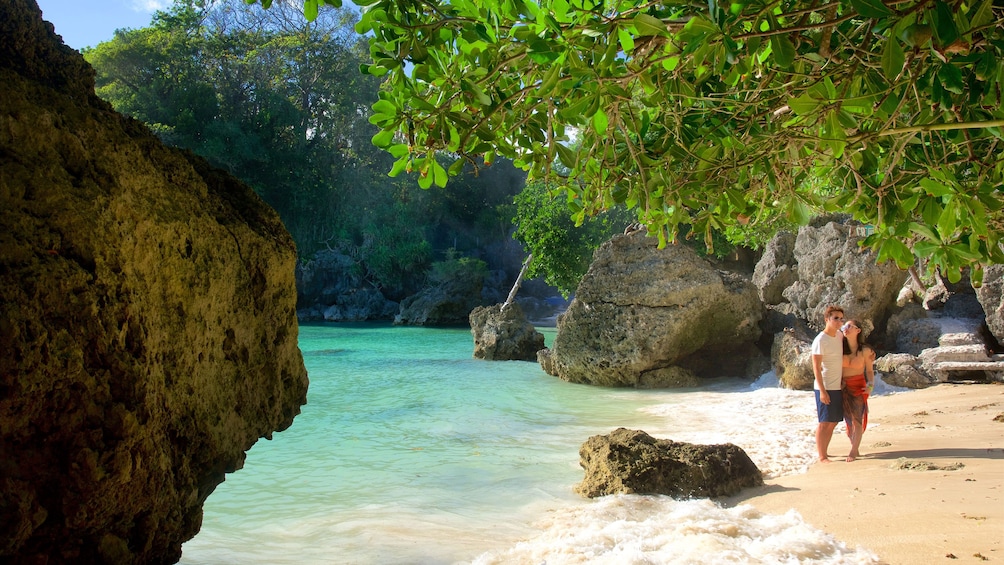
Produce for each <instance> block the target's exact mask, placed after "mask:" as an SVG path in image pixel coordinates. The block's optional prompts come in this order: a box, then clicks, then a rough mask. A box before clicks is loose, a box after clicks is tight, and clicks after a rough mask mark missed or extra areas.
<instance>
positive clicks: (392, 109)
mask: <svg viewBox="0 0 1004 565" xmlns="http://www.w3.org/2000/svg"><path fill="white" fill-rule="evenodd" d="M373 111H374V112H376V113H377V114H387V115H388V116H393V115H394V114H397V106H395V105H394V103H393V102H391V101H390V100H377V101H376V102H374V103H373Z"/></svg>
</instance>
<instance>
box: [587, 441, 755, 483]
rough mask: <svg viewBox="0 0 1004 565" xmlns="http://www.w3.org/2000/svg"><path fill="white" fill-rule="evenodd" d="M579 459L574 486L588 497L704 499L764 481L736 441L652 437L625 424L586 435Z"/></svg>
mask: <svg viewBox="0 0 1004 565" xmlns="http://www.w3.org/2000/svg"><path fill="white" fill-rule="evenodd" d="M579 464H580V465H581V466H582V468H583V469H585V478H584V479H583V480H582V482H581V483H579V484H578V485H576V486H575V491H576V492H578V493H579V494H581V495H583V496H587V497H589V498H595V497H597V496H605V495H608V494H621V493H623V494H665V495H670V496H673V497H677V498H708V497H717V496H732V495H734V494H736V493H738V492H739V491H740V490H742V489H743V488H746V487H754V486H760V485H762V484H763V475H762V474H761V473H760V469H757V466H756V465H755V464H754V463H753V461H752V460H750V458H749V456H748V455H746V452H745V451H743V450H742V448H740V447H738V446H736V445H733V444H731V443H727V444H723V445H695V444H691V443H683V442H677V441H673V440H668V439H655V438H653V437H652V436H650V435H648V434H646V433H645V432H643V431H641V430H628V429H625V428H618V429H616V430H614V431H613V432H610V434H608V435H598V436H592V437H590V438H589V439H588V440H586V443H584V444H582V448H581V449H579Z"/></svg>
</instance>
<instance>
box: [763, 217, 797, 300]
mask: <svg viewBox="0 0 1004 565" xmlns="http://www.w3.org/2000/svg"><path fill="white" fill-rule="evenodd" d="M797 280H798V261H797V260H796V259H795V234H793V233H791V232H788V231H782V232H779V233H778V234H777V235H775V236H774V237H773V238H772V239H771V240H770V241H769V242H767V246H766V248H765V249H764V251H763V255H762V256H761V257H760V260H759V261H757V264H756V266H755V267H754V268H753V284H754V285H755V286H756V287H757V291H758V292H759V293H760V300H762V301H763V303H764V304H767V305H775V304H781V303H782V302H785V299H784V294H782V293H783V292H784V289H786V288H788V287H789V286H791V285H792V284H794V283H795V281H797Z"/></svg>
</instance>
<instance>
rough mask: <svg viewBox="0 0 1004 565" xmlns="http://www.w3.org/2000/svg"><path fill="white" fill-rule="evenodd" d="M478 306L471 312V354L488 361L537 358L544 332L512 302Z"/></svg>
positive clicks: (534, 359)
mask: <svg viewBox="0 0 1004 565" xmlns="http://www.w3.org/2000/svg"><path fill="white" fill-rule="evenodd" d="M501 306H502V305H501V304H495V305H493V306H478V307H477V308H475V309H474V310H473V311H472V312H471V315H470V323H471V335H472V336H474V357H476V358H478V359H485V360H488V361H536V360H537V352H538V351H540V350H541V349H544V334H542V333H540V332H538V331H537V329H536V328H534V327H533V324H531V323H530V322H529V320H527V319H526V315H525V314H524V313H523V309H522V308H520V306H519V304H516V303H515V302H514V303H512V304H510V305H509V306H507V307H506V308H502V307H501Z"/></svg>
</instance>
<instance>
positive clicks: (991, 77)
mask: <svg viewBox="0 0 1004 565" xmlns="http://www.w3.org/2000/svg"><path fill="white" fill-rule="evenodd" d="M326 2H327V3H329V4H332V3H334V4H337V3H338V2H339V0H326ZM318 3H319V2H318V0H305V2H304V6H305V8H306V10H305V11H306V13H307V14H308V15H310V14H312V13H314V12H315V11H316V9H317V5H318ZM323 11H324V10H322V11H321V12H322V13H323ZM356 29H357V30H358V31H359V32H361V33H368V34H372V36H373V39H372V41H371V42H370V53H371V56H372V59H373V60H372V62H371V63H370V64H367V65H366V66H365V67H364V70H365V71H366V72H368V73H369V74H371V75H373V76H376V77H381V78H382V79H383V81H384V87H383V89H382V90H381V92H380V100H379V101H377V102H376V103H375V104H374V105H373V111H374V114H375V115H374V116H373V118H372V120H373V122H374V123H376V124H378V125H379V126H380V127H381V128H382V131H381V132H380V133H379V134H377V135H376V136H375V137H374V143H376V144H377V145H379V146H381V147H384V148H385V149H386V150H387V152H388V153H389V154H390V155H391V156H393V157H394V159H396V161H395V164H394V170H417V171H420V172H421V173H422V174H424V175H427V177H432V178H433V179H434V180H435V182H436V183H437V184H442V183H445V181H446V172H447V171H449V172H453V171H456V170H458V169H459V166H458V165H456V164H455V165H454V166H450V165H449V163H447V164H446V166H444V165H443V164H442V163H440V162H439V161H438V160H437V159H439V158H440V155H441V153H440V152H441V151H446V152H448V154H451V155H454V156H455V157H456V163H459V164H463V163H468V164H470V165H478V164H480V163H481V162H483V161H486V160H487V161H490V160H491V159H492V158H494V156H495V155H501V156H505V157H508V158H511V159H514V161H515V162H516V164H517V165H519V166H521V167H525V168H526V169H527V170H528V171H529V174H530V177H531V178H532V179H542V180H546V181H547V182H548V183H551V184H553V185H560V186H562V187H564V189H565V191H566V192H567V194H568V201H569V202H570V204H571V205H572V206H573V208H574V211H575V212H576V214H577V220H582V218H584V217H586V216H589V215H593V214H596V213H599V212H602V211H604V210H608V209H611V208H612V207H614V206H616V205H619V204H624V205H626V206H628V207H629V208H631V209H633V210H634V211H635V212H636V214H637V217H638V218H639V220H640V221H641V222H642V223H644V224H645V225H647V226H648V229H649V231H650V232H651V233H652V234H653V235H658V237H660V239H661V240H662V241H663V242H665V241H667V240H672V239H675V238H676V237H678V236H679V235H680V234H681V233H682V231H683V230H686V229H689V230H690V233H692V234H695V233H696V234H699V235H703V236H704V239H705V241H706V243H707V244H708V245H713V243H714V234H715V233H716V232H719V231H721V232H724V233H726V234H727V235H728V236H729V237H730V238H731V239H732V240H733V241H741V240H747V241H754V242H755V241H758V240H762V239H763V238H764V236H765V235H767V234H770V233H771V232H772V231H774V230H775V229H776V227H777V225H778V222H779V221H787V222H793V223H796V224H801V223H805V222H807V221H808V220H809V219H810V217H811V216H812V215H813V214H816V213H818V212H823V211H839V212H846V213H849V214H851V215H853V217H854V218H855V219H857V220H859V221H861V222H864V223H866V224H871V225H873V226H874V227H875V228H876V231H875V233H874V234H873V235H871V236H869V237H868V238H867V239H866V240H865V241H864V244H865V245H867V246H870V247H871V248H873V249H874V250H876V251H877V252H878V256H879V258H880V259H883V260H884V259H888V260H893V261H895V262H896V263H897V264H899V265H900V266H901V267H903V268H906V267H908V266H911V265H913V264H914V263H915V262H916V261H919V262H920V263H921V264H922V265H923V266H925V267H926V268H928V269H929V272H930V271H931V270H933V269H935V268H937V269H941V270H942V271H943V272H944V273H945V274H947V276H948V278H949V279H950V280H958V278H959V277H960V273H961V270H962V269H963V268H965V267H972V273H973V278H974V281H975V282H979V280H980V279H981V276H982V269H981V265H983V264H987V263H991V262H993V263H1001V262H1004V252H1002V250H1001V245H1000V244H1001V236H1002V235H1004V213H1002V208H1004V194H1002V193H1004V159H1002V158H1001V155H1002V154H1004V104H1002V103H1001V102H1002V100H1001V96H1002V84H1004V7H1002V6H1001V5H1000V3H999V2H994V1H993V0H954V1H952V2H946V1H943V0H898V1H887V0H844V1H834V2H825V1H824V2H810V1H805V0H780V1H775V0H770V1H767V0H734V1H731V2H721V1H718V0H709V1H707V2H704V1H701V2H689V1H681V0H654V1H648V0H615V1H612V2H603V1H599V2H597V1H595V0H540V1H539V2H538V1H536V0H370V3H369V4H368V5H367V6H366V7H365V11H364V15H363V18H362V21H361V22H360V24H359V25H357V27H356ZM556 163H560V164H561V165H562V166H561V167H558V168H555V164H556ZM455 167H456V168H455ZM423 182H425V183H426V184H428V183H429V182H430V181H429V179H428V178H425V179H424V181H423Z"/></svg>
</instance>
